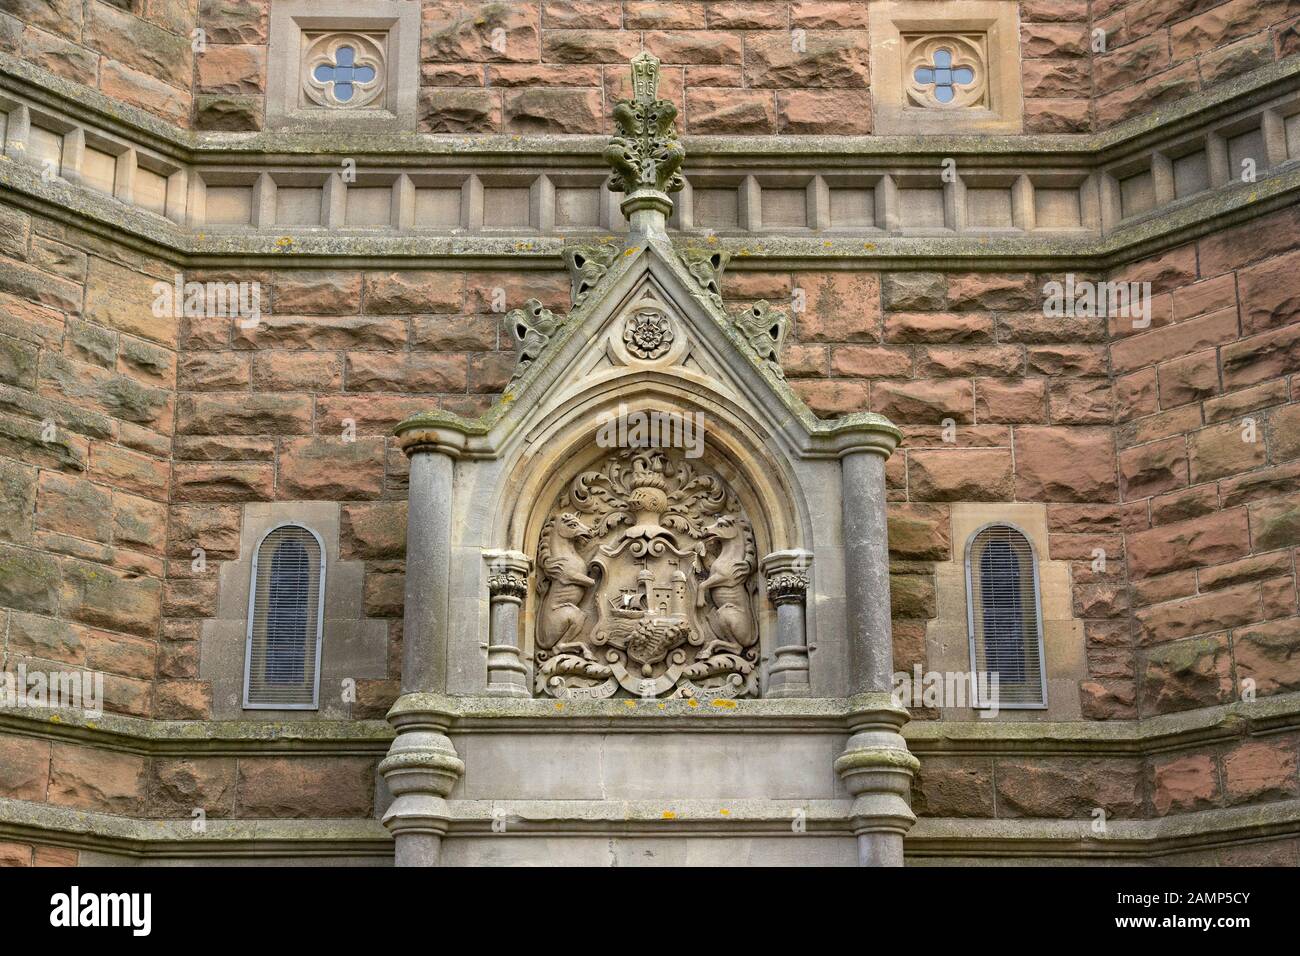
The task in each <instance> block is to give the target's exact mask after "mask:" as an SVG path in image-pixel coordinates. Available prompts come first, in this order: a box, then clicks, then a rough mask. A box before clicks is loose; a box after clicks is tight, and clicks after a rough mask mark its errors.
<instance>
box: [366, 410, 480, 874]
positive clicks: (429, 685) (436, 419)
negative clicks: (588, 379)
mask: <svg viewBox="0 0 1300 956" xmlns="http://www.w3.org/2000/svg"><path fill="white" fill-rule="evenodd" d="M456 422H457V420H456V419H454V418H452V417H450V416H447V415H445V414H441V413H431V414H429V415H422V416H416V417H415V418H411V419H407V420H406V421H405V422H403V423H402V424H401V425H399V426H398V427H397V436H398V442H399V444H400V445H401V447H402V450H403V451H404V452H406V455H407V457H408V458H410V460H411V476H410V491H409V500H408V504H407V521H406V594H405V599H406V605H405V609H404V612H403V617H402V696H401V697H399V698H398V699H397V702H396V703H395V704H394V705H393V707H392V709H391V710H390V711H389V712H388V721H389V723H391V724H392V725H393V727H394V729H395V730H396V731H397V737H396V739H395V740H394V741H393V743H392V746H391V747H390V748H389V750H388V756H387V757H385V758H384V760H383V761H382V762H380V764H379V772H380V773H381V774H382V775H383V777H384V781H385V782H386V783H387V784H388V789H389V790H390V791H391V792H392V794H393V798H394V799H393V803H392V805H391V806H390V807H389V808H388V812H387V813H385V814H384V826H386V827H387V828H388V831H389V832H390V833H391V834H392V835H393V839H394V841H395V843H396V850H395V857H394V862H395V863H396V865H397V866H436V865H437V864H438V858H439V854H440V851H441V847H442V835H443V834H444V833H445V832H446V830H447V825H448V818H449V814H448V811H447V802H446V797H447V795H448V794H449V793H450V792H451V789H452V787H453V786H454V785H455V783H456V780H457V779H459V777H460V775H461V774H462V773H464V770H465V765H464V763H462V762H461V760H460V758H459V757H458V756H457V755H456V749H455V747H454V746H453V745H452V742H451V738H450V737H449V736H448V735H447V731H448V729H449V728H450V727H451V722H452V719H453V717H454V711H453V709H452V707H451V701H450V699H449V698H447V697H446V696H445V693H446V681H447V633H448V631H447V614H448V588H449V586H450V581H449V576H450V571H451V515H452V504H453V502H452V476H453V470H454V460H453V456H454V455H455V453H456V451H455V448H456V439H457V437H458V436H457V429H456V427H455V425H456Z"/></svg>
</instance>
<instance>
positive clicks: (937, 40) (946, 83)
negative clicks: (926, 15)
mask: <svg viewBox="0 0 1300 956" xmlns="http://www.w3.org/2000/svg"><path fill="white" fill-rule="evenodd" d="M906 42H907V55H906V57H905V58H904V69H905V70H906V71H907V72H906V75H905V85H906V88H907V99H908V104H909V105H911V106H921V107H928V108H930V109H945V110H950V109H960V108H962V107H972V106H975V107H988V106H989V103H988V82H987V73H988V69H987V67H986V65H985V63H986V59H985V54H984V44H985V38H984V37H983V36H975V35H971V36H965V35H956V34H953V35H934V34H931V35H928V36H910V37H907V38H906Z"/></svg>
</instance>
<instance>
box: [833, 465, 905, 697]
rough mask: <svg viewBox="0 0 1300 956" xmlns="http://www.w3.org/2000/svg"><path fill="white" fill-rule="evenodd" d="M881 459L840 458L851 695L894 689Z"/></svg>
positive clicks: (883, 480) (883, 470)
mask: <svg viewBox="0 0 1300 956" xmlns="http://www.w3.org/2000/svg"><path fill="white" fill-rule="evenodd" d="M885 457H886V456H884V455H881V454H880V453H879V452H878V451H877V450H875V449H872V448H855V449H852V450H851V451H849V452H848V453H847V454H845V455H844V457H843V458H841V459H840V467H841V468H842V469H843V475H844V477H843V488H842V490H841V500H842V502H843V504H842V508H843V515H844V532H843V533H844V599H845V605H846V607H845V611H846V613H847V615H848V626H849V655H850V656H849V661H850V668H849V693H850V694H864V693H871V692H872V691H888V690H889V689H890V688H891V686H892V685H891V683H890V678H891V676H892V674H893V670H894V646H893V639H892V637H891V636H890V630H891V625H890V620H889V527H888V524H887V521H886V517H885Z"/></svg>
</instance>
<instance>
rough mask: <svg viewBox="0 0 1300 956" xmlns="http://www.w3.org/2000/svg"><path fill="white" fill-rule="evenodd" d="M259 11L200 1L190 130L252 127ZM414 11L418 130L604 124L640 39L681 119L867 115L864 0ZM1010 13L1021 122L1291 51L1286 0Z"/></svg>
mask: <svg viewBox="0 0 1300 956" xmlns="http://www.w3.org/2000/svg"><path fill="white" fill-rule="evenodd" d="M266 11H267V0H202V2H201V4H200V9H199V25H200V26H201V27H202V28H203V29H204V30H206V31H207V34H208V38H209V40H210V42H211V43H212V45H211V46H209V48H208V50H207V51H206V52H205V53H203V54H202V55H201V56H199V57H197V58H196V61H195V62H196V73H195V93H196V122H197V125H198V126H199V127H200V128H206V129H256V128H259V127H260V125H261V117H262V115H263V110H264V103H263V97H264V94H265V92H266V91H265V83H266V43H267V14H266ZM421 13H422V25H421V47H420V58H421V74H420V87H421V88H420V103H421V109H420V112H421V129H423V130H425V131H428V132H435V133H461V132H481V133H499V132H506V133H600V132H604V131H606V129H607V128H608V116H609V112H610V109H611V108H612V106H613V103H614V101H615V100H617V99H619V98H620V97H622V96H625V95H626V92H627V91H626V89H625V88H624V87H625V84H626V82H627V81H626V78H625V75H624V74H625V73H626V64H627V61H628V59H629V58H630V57H631V56H633V55H634V54H635V53H636V52H638V51H639V50H640V49H642V48H643V47H644V48H646V49H649V50H651V51H652V52H653V53H654V54H655V55H656V56H658V57H660V58H661V59H662V60H663V63H664V70H663V80H662V86H661V94H662V95H663V96H665V97H666V98H668V99H671V100H672V101H673V102H674V103H676V105H677V107H678V109H679V110H680V111H681V121H680V128H681V130H682V132H686V133H700V134H708V133H715V134H727V133H730V134H772V133H789V134H800V133H823V134H865V133H870V132H871V131H872V127H871V96H870V89H869V87H870V81H871V77H870V35H869V29H868V3H867V0H796V2H786V0H717V2H715V0H549V2H548V0H541V2H537V0H535V2H525V3H512V4H504V3H481V2H472V0H471V2H461V0H424V2H423V7H422V10H421ZM1020 20H1021V36H1020V54H1021V60H1022V63H1021V73H1022V83H1023V89H1024V96H1025V129H1026V131H1027V132H1031V133H1075V132H1086V131H1088V130H1091V129H1104V128H1105V127H1107V126H1110V125H1113V124H1114V123H1117V122H1120V121H1121V120H1124V119H1127V118H1129V117H1131V116H1133V115H1136V113H1138V112H1140V111H1142V110H1144V109H1150V108H1152V107H1153V106H1161V105H1165V104H1167V103H1170V102H1172V101H1174V100H1176V99H1178V98H1180V97H1182V96H1186V95H1188V94H1190V93H1194V92H1196V91H1198V90H1201V89H1205V88H1208V87H1210V86H1212V85H1214V84H1216V83H1220V82H1222V81H1224V80H1226V79H1229V78H1231V77H1233V76H1236V75H1237V74H1239V73H1242V72H1245V71H1247V70H1250V69H1254V68H1255V67H1258V66H1262V65H1264V64H1266V63H1268V62H1271V61H1272V60H1274V59H1277V58H1280V57H1283V56H1287V55H1289V54H1291V53H1294V52H1296V51H1297V50H1298V49H1300V28H1298V27H1297V23H1298V22H1300V7H1297V6H1296V4H1295V2H1294V0H1262V2H1257V0H1218V2H1214V0H1209V2H1207V0H1197V2H1195V3H1190V4H1189V3H1188V2H1186V0H1129V2H1125V0H1023V2H1022V3H1021V6H1020ZM497 30H501V31H503V33H502V34H501V36H504V40H505V42H504V44H501V43H497V44H496V46H495V47H494V46H493V43H492V38H493V35H494V31H497ZM793 30H801V31H804V34H803V35H804V40H805V49H804V51H802V52H795V50H794V49H793V48H792V43H791V38H790V34H791V31H793ZM1096 30H1101V31H1104V33H1105V45H1104V48H1103V49H1094V47H1095V43H1094V31H1096Z"/></svg>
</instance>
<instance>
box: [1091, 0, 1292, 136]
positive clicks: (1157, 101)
mask: <svg viewBox="0 0 1300 956" xmlns="http://www.w3.org/2000/svg"><path fill="white" fill-rule="evenodd" d="M1091 7H1092V21H1093V27H1094V29H1100V30H1104V31H1105V32H1106V39H1107V42H1106V51H1105V52H1104V53H1098V54H1097V55H1095V56H1094V59H1093V82H1094V91H1095V97H1096V103H1095V110H1096V124H1097V128H1098V129H1104V128H1106V127H1107V126H1111V125H1113V124H1115V123H1118V122H1120V121H1122V120H1125V119H1128V118H1129V117H1132V116H1136V115H1138V114H1139V113H1144V112H1149V111H1151V110H1153V109H1157V108H1159V107H1161V106H1167V105H1169V104H1170V103H1173V102H1176V101H1177V100H1179V99H1181V98H1182V97H1184V96H1187V95H1188V94H1190V93H1193V92H1196V91H1197V90H1201V89H1207V88H1209V87H1211V86H1213V85H1215V84H1217V83H1222V82H1223V81H1225V80H1228V79H1231V78H1232V77H1234V76H1237V75H1238V74H1241V73H1245V72H1247V71H1249V70H1253V69H1255V68H1257V67H1260V66H1263V65H1265V64H1267V63H1270V62H1272V61H1273V60H1276V59H1281V58H1282V57H1285V56H1289V55H1291V54H1294V53H1296V52H1298V51H1300V19H1298V18H1300V3H1296V2H1295V0H1092V2H1091Z"/></svg>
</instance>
